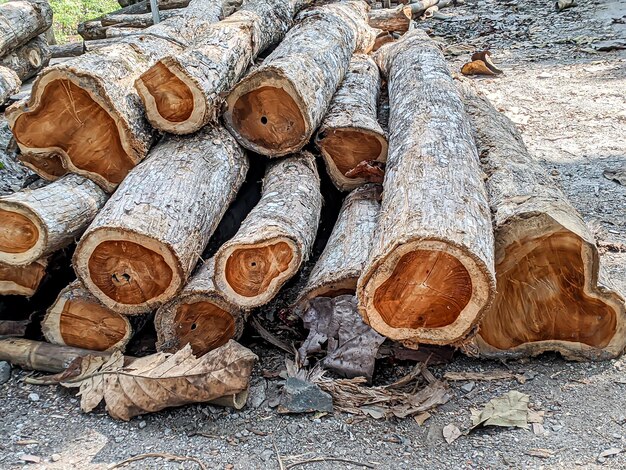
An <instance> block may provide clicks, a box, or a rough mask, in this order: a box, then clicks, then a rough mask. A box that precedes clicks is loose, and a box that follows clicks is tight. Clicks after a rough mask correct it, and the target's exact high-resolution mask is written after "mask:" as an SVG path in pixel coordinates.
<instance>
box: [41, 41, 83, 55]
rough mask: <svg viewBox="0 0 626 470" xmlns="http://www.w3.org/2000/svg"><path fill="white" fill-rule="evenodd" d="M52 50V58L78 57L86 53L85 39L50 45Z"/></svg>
mask: <svg viewBox="0 0 626 470" xmlns="http://www.w3.org/2000/svg"><path fill="white" fill-rule="evenodd" d="M50 52H51V54H52V58H60V57H78V56H79V55H83V54H84V53H85V43H84V42H83V41H77V42H68V43H67V44H60V45H54V46H50Z"/></svg>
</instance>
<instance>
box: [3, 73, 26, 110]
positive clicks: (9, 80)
mask: <svg viewBox="0 0 626 470" xmlns="http://www.w3.org/2000/svg"><path fill="white" fill-rule="evenodd" d="M20 86H22V81H21V80H20V77H18V76H17V74H16V73H15V72H14V71H13V70H11V69H10V68H7V67H2V66H0V106H2V105H3V104H4V103H5V102H6V101H7V100H8V99H9V97H10V96H11V95H13V94H15V93H17V92H18V91H20Z"/></svg>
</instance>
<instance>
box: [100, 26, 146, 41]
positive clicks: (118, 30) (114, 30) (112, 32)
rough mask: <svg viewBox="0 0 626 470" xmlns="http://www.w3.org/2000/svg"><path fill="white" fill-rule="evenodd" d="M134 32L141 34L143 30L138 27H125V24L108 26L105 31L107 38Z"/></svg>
mask: <svg viewBox="0 0 626 470" xmlns="http://www.w3.org/2000/svg"><path fill="white" fill-rule="evenodd" d="M135 34H143V30H142V29H140V28H127V27H125V26H120V27H117V26H109V27H108V28H107V30H106V32H105V35H106V37H107V39H111V38H121V37H124V36H132V35H135Z"/></svg>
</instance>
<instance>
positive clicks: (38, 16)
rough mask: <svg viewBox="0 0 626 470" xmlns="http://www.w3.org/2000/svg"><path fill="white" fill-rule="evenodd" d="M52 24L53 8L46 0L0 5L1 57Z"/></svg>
mask: <svg viewBox="0 0 626 470" xmlns="http://www.w3.org/2000/svg"><path fill="white" fill-rule="evenodd" d="M51 26H52V8H50V5H48V2H46V1H44V0H31V1H28V2H27V1H15V2H8V3H3V4H2V5H0V57H2V56H4V55H6V54H7V53H8V52H10V51H12V50H13V49H17V48H18V47H20V46H21V45H23V44H26V43H27V42H28V41H30V40H31V39H33V38H34V37H35V36H38V35H40V34H41V33H43V32H44V31H46V30H47V29H49V28H50V27H51Z"/></svg>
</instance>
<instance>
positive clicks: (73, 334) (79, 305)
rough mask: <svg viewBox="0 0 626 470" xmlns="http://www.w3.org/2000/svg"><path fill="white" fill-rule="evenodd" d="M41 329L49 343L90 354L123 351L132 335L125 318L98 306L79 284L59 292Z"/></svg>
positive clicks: (75, 282)
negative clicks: (81, 349) (90, 351)
mask: <svg viewBox="0 0 626 470" xmlns="http://www.w3.org/2000/svg"><path fill="white" fill-rule="evenodd" d="M41 329H42V331H43V334H44V336H45V337H46V339H47V340H48V341H49V342H51V343H52V344H58V345H60V346H73V347H76V348H84V349H92V350H94V351H112V350H115V349H120V350H123V349H124V348H125V346H126V344H127V343H128V341H129V340H130V337H131V335H132V328H131V325H130V322H129V321H128V319H127V318H126V317H125V316H124V315H121V314H119V313H116V312H114V311H112V310H110V309H108V308H106V307H105V306H104V305H102V304H101V303H100V302H99V301H98V299H96V298H95V297H94V296H93V295H91V294H90V293H89V291H88V290H87V289H85V288H84V287H83V286H82V285H81V283H80V282H79V281H74V282H72V283H71V284H70V285H69V286H67V287H66V288H65V289H63V290H62V291H61V292H60V293H59V296H58V297H57V299H56V301H55V302H54V304H52V306H51V307H50V308H49V309H48V312H47V313H46V316H45V317H44V319H43V320H42V322H41Z"/></svg>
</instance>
